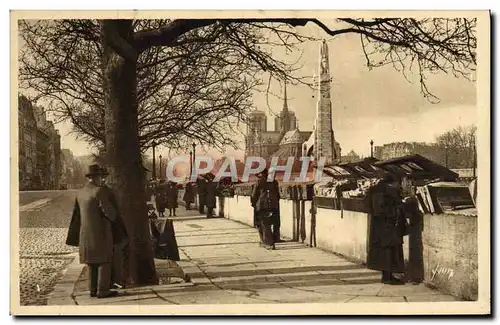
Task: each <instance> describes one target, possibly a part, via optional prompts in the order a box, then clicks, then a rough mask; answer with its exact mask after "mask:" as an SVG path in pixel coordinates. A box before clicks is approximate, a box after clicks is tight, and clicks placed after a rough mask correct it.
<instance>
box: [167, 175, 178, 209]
mask: <svg viewBox="0 0 500 325" xmlns="http://www.w3.org/2000/svg"><path fill="white" fill-rule="evenodd" d="M177 200H178V190H177V184H176V183H175V182H169V184H168V187H167V190H166V207H167V209H168V211H169V216H170V217H171V216H172V213H173V215H174V217H175V209H177V206H178V205H179V203H178V202H177Z"/></svg>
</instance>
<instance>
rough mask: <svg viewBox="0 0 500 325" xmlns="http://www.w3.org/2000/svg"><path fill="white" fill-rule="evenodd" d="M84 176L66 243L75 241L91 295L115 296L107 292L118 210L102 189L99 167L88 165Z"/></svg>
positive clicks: (98, 296) (115, 293) (107, 192)
mask: <svg viewBox="0 0 500 325" xmlns="http://www.w3.org/2000/svg"><path fill="white" fill-rule="evenodd" d="M85 176H86V178H87V183H86V184H85V186H84V187H83V188H82V189H80V190H79V191H78V193H77V196H76V199H75V205H74V208H73V217H72V222H71V224H70V229H69V231H68V238H67V243H68V242H69V243H70V244H72V243H74V242H75V241H76V240H77V241H78V246H79V255H80V263H82V264H87V266H88V268H89V286H90V288H89V289H90V296H91V297H97V298H108V297H114V296H116V295H117V294H118V293H117V292H116V291H111V290H110V286H111V272H112V262H113V232H112V224H113V222H114V221H115V220H116V216H117V210H116V208H115V206H114V205H113V203H112V202H111V200H110V197H109V191H107V190H106V189H104V188H103V187H102V186H101V183H102V176H103V175H102V170H101V167H100V166H99V165H97V164H93V165H90V166H89V169H88V172H87V174H86V175H85ZM76 220H78V221H76ZM73 221H75V222H73ZM78 228H79V229H78ZM75 229H78V239H76V238H74V237H75V235H74V234H75V233H76V231H75Z"/></svg>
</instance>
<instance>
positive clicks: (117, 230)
mask: <svg viewBox="0 0 500 325" xmlns="http://www.w3.org/2000/svg"><path fill="white" fill-rule="evenodd" d="M102 188H103V190H104V191H106V192H107V194H108V197H109V200H110V201H111V204H112V205H113V207H114V208H115V210H116V219H115V221H114V222H113V223H112V224H111V231H112V233H113V243H114V244H115V245H116V244H120V243H123V242H124V241H126V240H127V238H128V234H127V228H126V227H125V223H124V221H123V218H122V216H121V214H120V207H119V205H118V199H117V198H116V196H115V193H114V192H113V190H112V189H111V188H109V186H107V185H106V184H105V185H103V186H102Z"/></svg>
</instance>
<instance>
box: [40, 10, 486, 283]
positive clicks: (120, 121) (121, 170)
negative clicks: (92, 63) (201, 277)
mask: <svg viewBox="0 0 500 325" xmlns="http://www.w3.org/2000/svg"><path fill="white" fill-rule="evenodd" d="M336 22H337V23H338V24H340V25H342V26H339V27H338V28H329V27H327V25H325V23H324V22H322V21H319V20H317V19H313V18H311V19H200V20H191V19H180V20H173V21H162V22H160V23H158V24H157V25H156V26H154V27H152V26H151V25H148V24H149V22H137V21H131V20H103V21H101V22H100V24H99V25H97V24H95V23H92V24H89V23H88V22H87V21H85V22H84V23H78V24H76V26H74V27H73V29H70V32H71V33H73V32H74V31H75V30H76V31H78V33H79V36H77V37H75V38H72V39H73V40H74V42H77V41H79V40H82V39H83V40H88V41H89V42H94V43H99V44H100V45H101V47H100V49H101V50H100V52H99V53H98V54H99V56H100V57H101V60H100V61H98V64H99V65H100V67H101V68H102V70H100V71H96V72H95V74H96V77H97V74H98V73H102V76H101V78H102V80H103V85H104V87H103V89H101V88H100V87H96V90H97V91H101V92H102V97H103V98H104V100H103V102H104V105H103V107H104V110H103V112H104V117H105V118H104V130H105V137H104V142H105V144H106V154H107V158H108V159H109V162H110V165H111V168H110V171H111V177H112V179H113V180H114V183H115V184H116V187H115V188H116V191H117V194H118V198H119V201H120V203H121V208H122V214H123V217H124V219H125V222H126V225H127V229H129V231H130V235H131V242H130V252H129V258H130V260H129V264H128V275H129V276H130V279H131V281H132V282H136V283H154V282H156V281H157V279H156V274H155V269H154V263H153V256H152V249H151V246H150V245H151V243H150V240H149V230H148V222H147V211H146V205H145V202H146V197H145V186H144V175H143V166H142V162H141V159H142V158H141V146H143V143H141V135H142V133H141V127H142V126H141V119H140V116H141V112H142V110H143V109H144V107H142V106H141V105H142V104H141V101H140V100H141V96H142V93H141V92H140V90H141V80H142V75H141V72H140V70H139V68H140V67H141V64H142V63H143V62H146V60H145V59H144V58H145V57H146V56H148V55H151V53H155V51H167V53H175V52H173V51H174V49H178V48H183V46H185V47H189V46H188V44H190V45H192V46H196V45H200V46H201V45H205V44H207V46H210V45H213V44H217V43H218V42H219V43H220V44H224V45H226V46H228V45H229V44H230V45H231V48H232V49H234V53H235V55H236V54H240V55H236V57H240V58H244V59H246V60H249V61H246V62H252V63H253V64H256V65H257V67H258V68H259V69H261V70H263V71H264V72H266V73H268V74H269V77H270V78H276V79H290V78H292V77H293V75H294V74H293V73H292V71H290V64H286V63H284V62H281V61H278V60H276V59H275V58H273V56H272V51H270V50H269V48H272V46H270V47H269V46H267V44H265V43H272V42H274V40H271V39H270V38H268V39H266V38H265V37H264V35H263V32H264V31H266V32H268V33H271V34H273V35H275V39H276V40H277V44H281V45H283V46H287V42H288V41H289V40H290V39H294V38H295V39H299V38H300V37H299V34H298V33H297V31H296V30H294V29H293V28H295V27H300V26H305V25H306V24H307V23H313V24H316V25H318V26H320V27H321V28H322V29H323V30H324V31H325V33H326V34H328V35H330V36H337V35H340V34H346V33H356V34H358V35H360V40H361V45H362V47H363V49H364V51H365V54H366V58H367V63H368V66H370V67H377V66H381V65H385V64H393V65H394V66H395V67H396V68H397V69H400V70H401V71H402V72H403V73H406V71H407V70H405V69H410V70H411V67H412V64H416V65H417V66H418V68H419V70H418V71H419V73H420V76H421V78H420V83H421V85H422V92H423V94H424V96H426V97H432V96H431V94H430V92H429V90H428V89H427V86H426V76H427V74H428V73H433V72H437V71H451V72H452V73H454V74H457V75H463V76H464V77H468V76H469V74H470V73H471V72H473V71H474V66H475V63H476V59H475V47H476V37H475V32H474V30H475V24H476V20H475V19H428V20H415V19H399V18H391V19H386V18H384V19H373V20H362V19H348V18H345V19H337V20H336ZM59 28H61V29H62V28H63V27H59ZM97 29H99V31H100V33H97V32H96V31H97ZM34 35H35V36H36V33H35V34H34ZM96 35H98V36H97V37H96ZM70 44H72V43H71V42H70V41H66V42H64V44H60V46H62V47H65V46H71V45H70ZM271 45H275V44H271ZM40 46H42V47H43V46H44V45H43V43H40ZM49 47H50V45H49ZM54 51H56V49H54ZM170 51H172V52H170ZM192 56H193V55H192V54H191V55H188V57H187V58H186V60H190V59H193V58H192ZM42 57H43V56H42ZM174 60H175V57H172V58H169V59H167V60H166V61H165V62H174ZM219 60H220V61H219ZM223 60H224V58H222V60H221V59H220V58H217V59H215V58H214V62H219V64H222V63H220V62H223V63H224V61H223ZM228 60H230V62H232V63H234V65H237V66H238V65H241V64H242V62H239V61H237V60H236V61H232V60H231V59H230V57H229V59H228ZM58 62H60V65H64V64H65V62H66V57H64V56H62V57H61V58H60V60H59V61H58ZM225 64H227V62H226V63H225ZM231 65H232V64H229V66H231ZM194 66H195V65H194ZM253 66H255V65H253ZM153 67H155V68H157V69H159V68H160V65H159V64H154V65H153ZM401 67H403V68H401ZM51 68H52V69H58V66H56V67H49V69H51ZM59 69H60V68H59ZM63 70H64V69H60V70H58V71H57V72H59V71H61V73H62V72H63ZM70 70H71V72H74V71H75V70H74V68H71V69H70ZM195 70H196V69H195ZM254 71H255V70H254ZM64 73H69V72H64ZM170 75H173V72H169V74H168V76H170ZM250 76H252V75H250ZM40 78H41V79H42V80H46V78H45V77H43V76H40ZM93 78H94V77H93ZM154 80H156V78H155V79H154ZM152 81H153V80H152ZM50 82H53V81H50ZM192 82H193V83H194V84H190V83H187V85H194V86H195V87H196V86H201V85H203V84H202V83H201V84H197V83H196V80H193V81H192ZM95 84H96V85H98V83H95ZM218 86H219V87H222V88H224V87H225V84H224V82H223V81H222V82H220V83H219V84H218ZM61 88H62V89H60V91H61V92H63V93H64V92H66V91H67V90H66V86H64V87H61ZM84 88H85V89H82V90H79V91H78V92H77V93H81V92H83V93H85V92H87V91H88V89H87V88H86V87H84ZM183 90H184V91H188V89H187V88H186V89H183ZM44 96H45V97H47V98H51V97H53V96H54V95H53V94H52V93H50V92H47V94H45V95H44ZM70 97H71V96H70ZM89 97H91V96H89ZM84 99H85V100H86V101H89V102H92V99H89V98H87V97H84ZM75 105H76V104H75V103H74V102H72V103H71V102H70V104H69V105H68V111H70V112H72V111H73V110H74V109H75ZM193 105H196V104H195V103H191V104H187V105H186V106H185V107H192V106H193ZM151 109H152V112H156V111H157V109H155V108H151ZM146 110H147V109H146ZM204 127H205V128H211V125H204ZM152 130H153V132H155V130H156V129H152ZM186 136H190V134H187V135H186Z"/></svg>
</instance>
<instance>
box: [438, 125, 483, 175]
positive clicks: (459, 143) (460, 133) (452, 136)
mask: <svg viewBox="0 0 500 325" xmlns="http://www.w3.org/2000/svg"><path fill="white" fill-rule="evenodd" d="M476 133H477V127H476V126H474V125H471V126H460V127H458V128H455V129H453V130H451V131H447V132H445V133H443V134H441V135H440V136H438V137H437V138H436V143H437V146H438V147H439V148H441V149H444V152H442V155H441V160H440V161H439V162H440V163H442V164H443V165H447V166H448V167H449V168H475V167H476V166H477V161H476V159H477V148H476V143H477V134H476Z"/></svg>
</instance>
